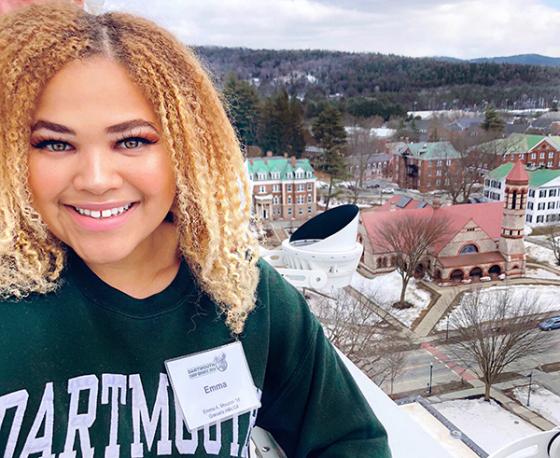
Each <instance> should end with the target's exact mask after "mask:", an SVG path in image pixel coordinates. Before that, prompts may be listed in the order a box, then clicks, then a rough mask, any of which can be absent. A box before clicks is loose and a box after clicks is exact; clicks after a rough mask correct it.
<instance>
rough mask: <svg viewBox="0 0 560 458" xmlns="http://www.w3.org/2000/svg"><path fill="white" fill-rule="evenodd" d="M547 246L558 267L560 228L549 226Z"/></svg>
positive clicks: (559, 259) (559, 261) (559, 258)
mask: <svg viewBox="0 0 560 458" xmlns="http://www.w3.org/2000/svg"><path fill="white" fill-rule="evenodd" d="M546 241H547V243H548V246H549V247H550V249H551V250H552V252H553V253H554V257H555V258H556V264H558V265H559V266H560V226H551V227H550V228H549V232H548V234H547V236H546Z"/></svg>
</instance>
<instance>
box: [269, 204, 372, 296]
mask: <svg viewBox="0 0 560 458" xmlns="http://www.w3.org/2000/svg"><path fill="white" fill-rule="evenodd" d="M359 217H360V212H359V209H358V207H357V206H356V205H342V206H340V207H335V208H333V209H331V210H328V211H326V212H324V213H321V214H320V215H317V216H316V217H315V218H312V219H310V220H309V221H307V222H306V223H305V224H303V225H302V226H301V227H300V228H299V229H298V230H296V231H295V232H294V233H293V234H292V236H291V237H290V238H289V239H286V240H284V241H283V242H282V249H281V250H275V251H268V250H263V258H264V259H265V260H266V261H268V262H269V263H270V264H272V265H273V266H274V267H276V268H277V269H278V271H279V272H280V273H281V274H282V275H283V276H284V277H285V278H286V279H287V280H288V281H290V282H291V283H292V284H293V285H294V286H296V287H308V288H324V287H326V286H334V287H337V288H341V287H344V286H347V285H349V284H350V281H351V279H352V274H353V273H354V271H355V270H356V267H358V263H359V262H360V257H361V255H362V251H363V246H362V245H361V244H360V243H358V242H357V235H358V223H359Z"/></svg>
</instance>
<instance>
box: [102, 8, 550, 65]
mask: <svg viewBox="0 0 560 458" xmlns="http://www.w3.org/2000/svg"><path fill="white" fill-rule="evenodd" d="M108 9H110V10H123V11H130V12H135V13H139V14H141V15H143V16H146V17H149V18H151V19H153V20H155V21H156V22H158V23H159V24H161V25H163V26H164V27H166V28H168V29H169V30H171V31H172V32H174V33H175V34H176V35H177V36H179V38H181V39H182V40H183V41H184V42H186V43H188V44H196V45H219V46H230V47H231V46H243V47H249V48H271V49H307V48H313V49H331V50H341V51H366V52H367V51H372V52H381V53H393V54H400V55H406V56H451V57H459V58H474V57H491V56H507V55H514V54H526V53H537V54H544V55H548V56H553V57H560V49H559V44H560V43H559V37H560V0H152V1H150V2H147V1H146V0H105V5H104V10H108Z"/></svg>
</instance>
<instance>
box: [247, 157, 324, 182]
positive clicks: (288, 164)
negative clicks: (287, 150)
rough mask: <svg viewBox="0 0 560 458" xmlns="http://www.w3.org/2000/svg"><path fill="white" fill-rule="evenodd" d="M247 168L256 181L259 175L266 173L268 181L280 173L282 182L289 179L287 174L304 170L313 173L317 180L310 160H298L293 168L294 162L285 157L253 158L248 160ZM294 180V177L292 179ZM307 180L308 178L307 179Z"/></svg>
mask: <svg viewBox="0 0 560 458" xmlns="http://www.w3.org/2000/svg"><path fill="white" fill-rule="evenodd" d="M247 168H248V170H249V173H252V174H253V175H254V179H255V180H256V179H257V174H258V173H266V178H265V179H266V180H270V179H272V176H271V173H273V172H279V173H280V178H281V179H282V180H284V179H287V174H288V173H290V172H292V173H293V172H294V171H295V170H296V169H302V170H303V171H304V172H305V173H306V174H307V172H311V173H312V174H313V178H315V173H314V171H313V167H311V164H310V163H309V159H296V163H295V167H293V166H292V161H291V159H289V158H285V157H277V156H273V157H253V158H249V159H247ZM292 178H293V177H292ZM306 178H307V177H306Z"/></svg>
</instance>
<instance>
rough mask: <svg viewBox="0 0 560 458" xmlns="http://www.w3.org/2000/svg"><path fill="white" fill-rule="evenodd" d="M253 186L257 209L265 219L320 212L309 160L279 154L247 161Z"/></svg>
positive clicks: (299, 218)
mask: <svg viewBox="0 0 560 458" xmlns="http://www.w3.org/2000/svg"><path fill="white" fill-rule="evenodd" d="M245 164H246V166H247V171H248V174H249V181H250V184H251V189H252V201H253V211H254V212H255V214H256V215H257V216H259V217H260V218H261V219H268V220H278V219H286V220H290V219H297V220H306V219H309V218H311V217H313V216H315V214H316V212H317V205H316V202H317V191H316V186H315V184H316V181H317V178H316V176H315V173H314V170H313V167H311V164H310V163H309V159H296V158H295V157H291V158H287V157H279V156H272V155H271V154H269V155H267V156H266V157H260V158H249V159H247V160H246V161H245Z"/></svg>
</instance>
